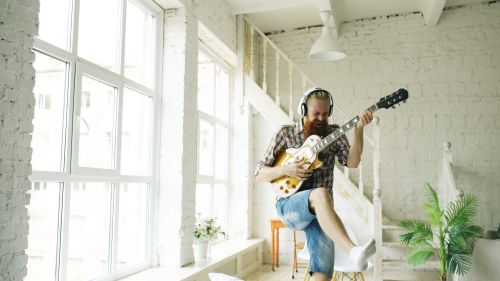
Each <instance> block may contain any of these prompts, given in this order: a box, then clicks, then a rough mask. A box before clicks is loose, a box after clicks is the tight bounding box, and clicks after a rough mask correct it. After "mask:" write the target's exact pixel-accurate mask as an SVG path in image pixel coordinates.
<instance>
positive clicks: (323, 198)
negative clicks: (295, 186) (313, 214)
mask: <svg viewBox="0 0 500 281" xmlns="http://www.w3.org/2000/svg"><path fill="white" fill-rule="evenodd" d="M309 201H310V203H311V206H312V207H313V208H314V207H316V206H318V205H319V204H329V205H331V204H332V196H331V195H330V192H328V190H327V189H326V188H324V187H318V188H315V189H313V190H312V191H311V194H310V195H309Z"/></svg>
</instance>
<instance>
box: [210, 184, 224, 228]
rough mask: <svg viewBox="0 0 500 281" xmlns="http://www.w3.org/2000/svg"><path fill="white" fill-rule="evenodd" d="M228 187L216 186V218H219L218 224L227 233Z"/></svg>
mask: <svg viewBox="0 0 500 281" xmlns="http://www.w3.org/2000/svg"><path fill="white" fill-rule="evenodd" d="M227 204H228V201H227V186H226V185H225V184H216V185H214V214H213V215H214V216H215V217H217V223H219V224H220V225H221V227H222V230H223V231H225V232H226V231H227V227H226V212H227V207H228V206H227Z"/></svg>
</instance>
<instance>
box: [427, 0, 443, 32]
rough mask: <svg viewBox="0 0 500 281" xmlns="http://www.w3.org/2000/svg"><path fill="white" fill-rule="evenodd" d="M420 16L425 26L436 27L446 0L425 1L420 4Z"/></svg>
mask: <svg viewBox="0 0 500 281" xmlns="http://www.w3.org/2000/svg"><path fill="white" fill-rule="evenodd" d="M422 3H423V4H422V14H423V15H424V22H425V25H428V26H436V24H437V22H438V20H439V18H440V17H441V13H443V8H444V5H445V4H446V0H425V1H423V2H422Z"/></svg>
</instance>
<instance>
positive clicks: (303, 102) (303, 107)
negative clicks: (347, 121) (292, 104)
mask: <svg viewBox="0 0 500 281" xmlns="http://www.w3.org/2000/svg"><path fill="white" fill-rule="evenodd" d="M319 91H321V92H325V93H327V94H328V100H329V101H330V108H329V110H328V117H330V116H331V115H332V113H333V97H332V94H330V92H329V91H327V90H325V89H323V88H320V87H316V88H311V89H308V90H307V91H305V92H304V95H303V96H302V98H301V99H300V102H299V106H298V108H297V113H299V115H300V116H301V117H304V116H306V114H307V100H308V99H309V96H310V95H311V94H312V93H315V92H319Z"/></svg>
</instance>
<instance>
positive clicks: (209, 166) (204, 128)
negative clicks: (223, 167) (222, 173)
mask: <svg viewBox="0 0 500 281" xmlns="http://www.w3.org/2000/svg"><path fill="white" fill-rule="evenodd" d="M199 138H200V145H199V153H198V156H199V159H198V161H199V162H198V174H199V175H205V176H212V175H213V174H214V126H213V125H211V124H210V123H208V122H207V121H205V120H200V133H199Z"/></svg>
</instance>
